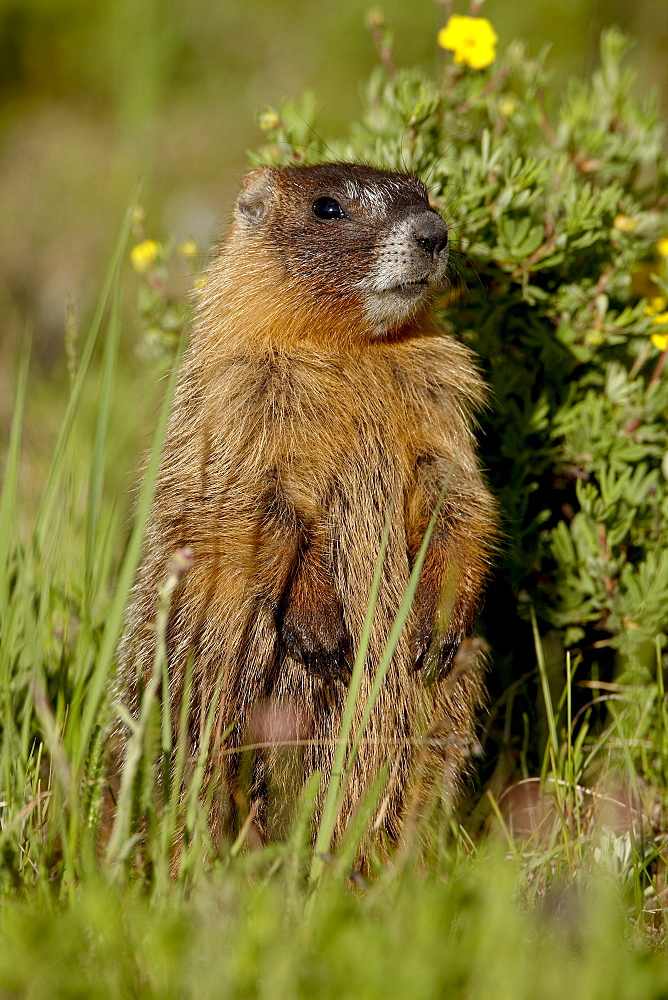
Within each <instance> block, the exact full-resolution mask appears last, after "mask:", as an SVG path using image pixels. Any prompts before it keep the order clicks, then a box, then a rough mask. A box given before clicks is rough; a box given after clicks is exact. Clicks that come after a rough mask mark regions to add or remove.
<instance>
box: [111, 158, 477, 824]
mask: <svg viewBox="0 0 668 1000" xmlns="http://www.w3.org/2000/svg"><path fill="white" fill-rule="evenodd" d="M351 177H352V180H353V181H354V184H353V183H352V182H351V181H350V178H351ZM373 185H379V187H380V189H381V194H382V198H380V200H379V199H378V198H376V196H375V194H373V190H372V188H373ZM383 185H385V187H383ZM365 186H366V188H368V189H369V190H371V193H372V194H373V197H371V196H369V197H367V195H366V193H365ZM360 191H361V192H362V194H361V195H360V196H359V197H357V195H358V194H359V192H360ZM319 196H336V197H337V198H338V199H339V201H341V202H342V203H345V205H346V206H347V208H346V212H347V216H346V220H343V221H342V222H341V224H340V225H338V226H337V225H335V224H333V222H334V223H336V222H337V220H333V222H331V221H322V220H321V219H314V218H312V217H311V215H309V212H310V211H311V207H310V206H311V205H312V203H313V200H314V198H317V197H319ZM344 196H345V197H344ZM374 198H376V200H374ZM346 199H347V200H346ZM356 199H357V200H356ZM365 199H366V200H365ZM379 206H380V207H379ZM415 206H417V207H415ZM428 212H429V209H428V205H427V202H426V193H424V189H422V187H421V185H420V184H419V182H417V181H415V180H414V179H411V178H404V177H402V176H401V175H392V174H386V173H384V172H381V171H373V170H370V169H369V168H363V167H356V166H354V165H350V164H348V165H337V164H332V165H326V166H324V167H316V168H289V169H288V168H283V169H281V168H274V169H263V170H260V171H254V172H253V173H252V174H250V175H249V176H248V178H246V180H245V182H244V186H243V188H242V192H241V195H240V199H239V204H238V207H237V210H236V213H235V218H234V221H233V223H232V226H231V229H230V231H229V233H228V235H227V238H226V240H225V241H224V243H223V246H222V249H221V252H220V254H219V256H218V257H217V259H216V260H215V262H214V263H213V265H212V267H211V268H210V271H209V273H208V275H207V281H206V287H205V290H204V292H203V295H202V299H201V303H200V308H199V317H198V322H197V324H196V328H195V330H194V333H193V336H192V341H191V344H190V346H189V349H188V352H187V356H186V358H185V360H184V363H183V368H182V371H181V374H180V381H179V386H178V389H177V394H176V399H175V402H174V405H173V412H172V415H171V420H170V424H169V429H168V434H167V442H166V446H165V449H164V455H163V458H162V464H161V469H160V473H159V479H158V485H157V491H156V496H155V501H154V505H153V510H152V513H151V516H150V523H149V528H148V534H147V538H146V544H145V551H144V556H143V561H142V565H141V568H140V571H139V574H138V578H137V581H136V585H135V588H134V596H133V600H132V604H131V607H130V609H129V614H128V624H127V629H126V634H125V637H124V640H123V645H122V655H123V660H124V664H123V673H124V677H125V679H126V683H127V685H128V686H129V688H130V689H131V688H132V679H133V678H134V677H135V676H136V672H137V668H138V667H139V669H140V670H142V671H144V672H146V671H147V670H150V665H151V662H152V656H153V648H154V633H153V621H154V616H155V609H156V594H157V588H158V586H159V585H160V583H161V582H162V580H163V579H164V577H165V574H166V567H167V564H168V561H169V559H170V556H171V555H172V553H173V552H174V550H175V549H177V548H178V547H180V546H184V545H189V546H192V549H193V552H194V566H193V568H192V569H191V570H190V572H189V573H188V574H187V575H186V576H185V577H184V579H183V581H182V582H181V584H180V585H179V588H178V590H177V591H176V592H175V594H174V597H173V602H172V609H171V615H170V623H169V632H168V658H169V673H170V683H171V704H172V711H173V712H174V713H178V710H179V705H180V700H181V693H182V686H183V682H184V674H185V669H186V663H187V660H188V656H189V654H190V653H192V654H193V664H194V676H193V697H192V708H191V712H190V730H189V731H190V740H191V747H190V749H191V751H192V752H196V751H197V749H198V743H199V740H200V737H201V726H202V724H203V710H204V711H206V709H207V708H208V706H209V704H210V702H211V698H212V696H213V691H214V688H215V687H216V683H217V682H218V681H221V683H222V688H221V690H222V693H221V696H220V704H219V706H218V707H217V713H218V731H219V732H224V731H225V729H226V728H227V727H228V726H229V725H231V724H234V728H233V731H232V733H231V735H230V736H229V737H228V739H227V740H226V742H225V744H224V747H223V749H224V751H227V750H229V749H230V748H234V747H239V746H240V745H241V744H242V743H244V742H249V741H251V742H252V741H253V740H254V739H255V740H257V739H258V738H260V739H261V737H262V734H263V733H264V732H265V730H266V729H267V726H268V727H269V730H270V732H271V731H272V729H271V725H272V724H271V718H272V716H271V713H272V712H274V713H275V712H278V716H279V717H281V718H282V719H283V723H285V719H288V720H290V721H289V724H288V730H290V733H289V735H292V737H293V738H295V737H296V738H297V739H300V740H304V741H305V745H304V746H303V749H300V750H298V751H296V753H297V754H298V756H299V758H300V763H299V764H298V773H299V778H300V779H301V778H303V777H305V776H308V774H310V773H311V772H313V771H314V770H318V771H320V772H321V773H322V774H323V776H324V778H325V779H326V778H327V777H328V775H329V771H330V769H331V761H332V755H333V750H334V743H335V740H336V737H337V733H338V729H339V725H340V720H341V713H342V709H343V704H344V700H345V695H346V683H345V682H346V680H347V677H348V671H349V666H350V664H351V663H352V659H353V658H354V653H355V650H356V648H357V645H358V640H359V636H360V632H361V629H362V624H363V621H364V616H365V610H366V607H367V601H368V597H369V590H370V587H371V581H372V578H373V573H374V566H375V563H376V557H377V554H378V550H379V545H380V541H381V537H382V534H383V527H384V524H385V520H386V517H387V514H388V509H389V507H390V503H391V502H394V505H395V506H394V513H393V516H392V523H391V530H390V536H389V543H388V548H387V555H386V560H385V567H384V571H383V575H382V580H381V585H380V592H379V595H378V602H377V607H376V613H375V618H374V623H373V629H372V634H371V640H370V645H369V652H368V657H367V663H366V667H365V674H364V680H363V684H362V691H361V697H360V699H359V701H360V702H361V703H363V702H364V700H365V696H366V694H367V692H368V690H369V686H370V684H371V680H372V677H373V673H374V669H375V666H376V665H377V664H378V661H379V658H380V655H381V653H382V650H383V647H384V644H385V641H386V639H387V636H388V633H389V630H390V627H391V625H392V622H393V620H394V617H395V614H396V612H397V609H398V606H399V603H400V600H401V597H402V594H403V592H404V589H405V587H406V584H407V581H408V577H409V574H410V570H411V565H412V561H413V560H414V558H415V555H416V553H417V551H418V549H419V546H420V543H421V541H422V537H423V535H424V531H425V529H426V526H427V524H428V522H429V519H430V517H431V514H432V511H433V509H434V506H435V504H436V502H437V500H438V497H439V495H440V494H441V491H442V487H443V484H444V481H445V480H446V477H447V476H448V473H449V471H450V470H451V468H452V467H453V463H454V472H453V473H452V478H451V482H450V485H449V488H448V490H447V493H446V495H445V499H444V501H443V507H442V510H441V513H440V516H439V519H438V523H437V526H436V530H435V532H434V535H433V538H432V541H431V543H430V547H429V550H428V553H427V557H426V560H425V564H424V568H423V572H422V576H421V580H420V584H419V588H418V592H417V595H416V599H415V602H414V606H413V610H412V612H411V617H410V619H409V622H408V625H407V627H406V629H405V630H404V634H403V635H402V637H401V639H400V642H399V645H398V648H397V651H396V654H395V656H394V658H393V661H392V663H391V666H390V668H389V671H388V674H387V677H386V680H385V682H384V684H383V686H382V689H381V692H380V696H379V699H378V702H377V704H376V706H375V708H374V710H373V713H372V715H371V719H370V722H369V725H368V727H367V731H366V734H365V739H364V741H363V743H362V745H361V747H360V751H359V757H358V760H357V763H356V765H355V768H354V771H353V775H352V780H351V782H350V787H349V791H348V794H347V797H346V800H345V802H344V806H343V809H342V813H341V817H340V824H339V826H340V829H341V828H343V827H344V826H345V824H346V822H347V820H348V818H349V817H350V815H351V814H352V812H353V811H354V808H355V806H356V804H357V803H358V802H359V800H360V798H361V797H362V795H363V793H364V791H365V790H366V789H367V788H368V786H369V784H370V782H371V781H372V779H373V778H374V776H375V775H376V774H377V773H378V771H379V769H380V768H381V767H382V766H384V765H387V764H389V765H390V766H391V775H392V776H391V779H390V782H389V787H388V788H387V790H386V809H385V812H384V827H385V829H386V831H387V832H388V834H389V835H390V837H392V838H396V837H397V836H398V834H399V830H400V824H401V820H402V814H403V813H404V811H405V802H406V797H407V795H408V794H409V791H408V789H409V787H410V776H411V773H412V771H414V770H415V768H414V767H413V765H414V762H415V760H416V753H417V752H418V751H417V750H416V744H417V743H418V742H419V741H420V740H421V739H422V738H423V737H424V736H425V735H426V734H428V733H429V732H430V731H432V730H439V731H441V732H443V731H446V732H447V733H448V734H449V736H448V738H446V740H445V741H444V745H442V746H441V747H440V748H436V749H434V750H433V751H430V753H429V759H428V767H427V771H428V774H429V780H430V781H431V782H434V783H435V784H436V785H437V786H438V787H440V788H441V789H442V790H443V791H444V793H445V794H446V796H448V797H452V796H453V795H454V793H455V790H456V787H457V783H458V779H459V775H460V773H461V770H462V766H463V763H464V760H465V756H466V753H467V747H468V745H469V744H470V743H471V742H472V740H473V737H474V713H475V710H476V708H477V706H478V704H479V701H480V696H481V683H480V676H479V667H478V669H473V670H465V671H463V672H461V673H459V674H458V676H457V677H456V678H454V679H453V680H452V681H451V682H450V683H449V679H448V676H447V672H448V670H447V668H448V665H449V663H450V662H451V660H452V656H453V654H454V652H455V650H456V648H457V645H458V644H459V642H460V641H461V639H462V638H463V637H464V636H466V635H469V634H470V632H471V630H472V627H473V621H474V617H475V613H476V609H477V606H478V604H479V600H480V594H481V588H482V585H483V581H484V577H485V574H486V571H487V567H488V560H489V549H490V538H491V536H492V534H493V532H494V523H495V512H494V504H493V502H492V500H491V498H490V496H489V494H488V492H487V490H486V488H485V486H484V484H483V481H482V479H481V476H480V473H479V470H478V466H477V462H476V457H475V442H474V436H473V431H472V411H473V410H474V409H475V408H477V407H479V406H480V404H481V403H482V400H483V385H482V383H481V381H480V379H479V377H478V375H477V373H476V370H475V367H474V364H473V362H472V358H471V355H470V352H469V351H468V350H467V348H465V347H464V346H462V345H461V344H459V343H458V342H457V341H455V340H453V339H452V338H451V337H449V336H446V335H444V334H443V333H442V332H441V331H439V330H437V329H436V328H435V327H434V326H433V323H432V321H431V320H430V319H429V316H428V306H429V298H430V290H431V287H432V271H433V273H434V274H435V275H436V278H433V281H436V280H437V279H438V280H439V281H440V280H441V276H440V273H437V265H436V264H432V263H430V264H429V267H430V268H431V269H432V271H430V272H429V277H428V278H424V279H423V280H422V282H421V284H423V285H424V286H425V287H424V294H422V291H423V290H422V288H420V289H419V290H414V289H413V287H412V286H411V288H409V289H408V291H407V292H406V291H405V290H403V289H400V290H399V291H398V292H396V293H395V292H392V293H390V294H396V296H398V297H397V299H396V301H397V302H398V303H399V305H398V306H397V309H396V317H398V318H395V319H392V318H390V320H389V321H388V320H387V319H384V318H383V317H384V316H385V313H384V312H383V310H386V307H385V302H386V300H388V293H386V292H385V291H381V292H380V293H378V295H376V291H374V293H373V295H376V299H373V301H374V302H376V300H378V301H379V302H380V303H381V306H380V307H379V309H380V312H379V309H377V308H376V306H375V305H373V304H372V306H369V301H371V298H373V296H371V298H370V293H369V295H367V285H366V284H365V281H366V280H367V279H366V276H367V275H368V274H369V271H370V268H372V267H373V266H375V265H374V261H375V260H376V259H377V258H378V256H379V255H382V254H385V255H388V254H389V255H390V258H391V261H394V260H395V258H396V260H397V261H398V263H397V264H396V267H397V268H398V269H399V270H401V269H402V268H403V269H407V271H406V273H407V274H409V276H412V277H411V278H410V280H413V278H416V280H417V278H419V277H420V275H421V274H422V271H421V269H422V267H423V259H422V257H420V255H419V252H418V251H417V250H416V249H415V246H414V244H413V242H411V241H412V240H413V238H414V240H416V241H417V242H418V243H420V244H421V240H419V239H418V236H417V235H415V233H413V229H412V228H411V227H413V228H414V225H418V229H417V230H416V232H418V233H421V232H422V230H420V229H419V226H423V227H424V226H427V229H428V228H429V226H432V228H433V229H434V231H435V232H437V234H438V233H439V232H440V231H439V230H438V226H439V225H440V226H442V223H441V222H440V221H439V222H437V221H435V220H434V219H433V218H432V216H433V213H432V215H429V214H428ZM416 213H417V214H416ZM394 215H396V217H397V218H400V219H401V220H404V221H402V223H401V225H402V226H403V227H404V228H403V229H401V232H399V230H397V233H399V235H397V236H396V238H395V235H393V234H394V230H393V228H392V227H393V225H394ZM414 219H418V222H417V223H414ZM349 220H352V221H349ZM406 220H408V221H407V222H406ZM406 227H408V228H406ZM388 232H389V233H390V236H389V237H388V235H387V234H388ZM407 232H408V236H406V233H407ZM411 234H412V235H411ZM406 241H408V242H406ZM422 242H424V241H422ZM427 242H428V240H427ZM432 244H433V240H432ZM432 244H430V248H431V247H432ZM421 245H422V244H421ZM406 248H408V249H406ZM425 253H426V254H427V256H429V253H431V254H432V257H433V260H435V261H437V264H438V267H441V265H443V266H444V257H445V255H446V252H445V251H444V250H439V251H438V252H437V251H436V250H433V249H429V251H425ZM439 254H440V257H439ZM407 255H408V256H407ZM437 258H438V260H437ZM425 259H426V258H425ZM383 260H384V261H385V258H383ZM406 261H408V263H406ZM394 266H395V265H394V263H392V267H394ZM424 266H425V268H426V266H427V265H426V264H425V265H424ZM411 268H412V270H411ZM416 268H417V270H416ZM418 271H419V274H418ZM392 273H394V272H392ZM401 273H402V274H403V273H404V272H403V271H401ZM407 280H408V279H407ZM400 299H401V301H399V300H400ZM404 300H407V301H408V302H409V307H407V308H404V306H403V305H402V303H403V302H404ZM393 301H395V300H393V299H390V302H393ZM387 308H388V309H389V312H390V314H391V316H395V313H393V312H392V309H393V307H392V306H391V305H390V306H389V307H387ZM386 311H387V310H386ZM379 317H380V318H379ZM439 603H440V604H441V605H443V604H445V605H447V620H446V621H445V625H444V628H445V634H441V633H440V632H439V630H438V629H436V635H435V622H436V620H437V617H438V607H439ZM440 620H441V621H442V620H443V613H441V615H440ZM425 663H430V664H431V668H434V666H435V667H436V668H439V667H440V668H442V669H441V670H440V673H441V675H442V676H441V679H439V680H438V681H437V682H436V683H435V684H433V685H431V686H428V685H425V684H424V683H423V676H422V674H423V668H424V664H425ZM281 712H282V713H283V715H282V716H281ZM360 713H361V707H358V711H357V715H358V717H359V715H360ZM258 717H260V718H262V719H264V722H263V723H258V721H257V720H258ZM267 719H269V722H267ZM263 726H264V729H263ZM279 728H280V727H279ZM258 734H259V737H258ZM277 754H278V751H271V752H270V751H267V750H265V751H260V752H258V753H257V754H256V756H255V759H254V762H253V764H252V769H251V770H252V773H251V777H250V788H249V794H250V798H251V799H257V803H256V810H257V823H258V826H259V827H260V828H263V829H265V830H267V831H269V832H270V833H271V831H272V829H273V827H272V822H273V820H272V816H271V815H269V812H270V810H269V809H268V807H267V802H266V798H267V784H268V781H269V779H270V777H271V768H272V766H273V764H272V761H273V760H277V759H278V758H277ZM211 760H212V764H211V772H212V774H216V775H217V776H218V777H220V778H221V781H220V787H219V791H218V793H217V797H216V799H215V802H214V807H213V813H212V824H213V827H214V832H216V831H217V830H219V829H221V828H225V827H227V828H229V824H230V822H231V820H233V818H234V817H233V813H234V806H233V805H230V803H231V802H233V801H234V798H235V794H236V791H237V785H238V782H239V755H238V754H234V753H232V754H229V753H227V752H225V753H224V754H223V756H221V757H217V756H215V755H214V756H212V758H211ZM293 763H294V761H293ZM421 770H422V771H424V767H421ZM421 780H423V778H421ZM237 800H238V796H237Z"/></svg>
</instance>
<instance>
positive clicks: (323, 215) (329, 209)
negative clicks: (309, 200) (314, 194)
mask: <svg viewBox="0 0 668 1000" xmlns="http://www.w3.org/2000/svg"><path fill="white" fill-rule="evenodd" d="M313 214H314V215H315V216H316V217H317V218H318V219H344V218H345V215H346V213H345V212H344V211H343V209H342V208H341V206H340V205H339V203H338V201H335V200H334V198H317V199H316V200H315V201H314V202H313Z"/></svg>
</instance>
